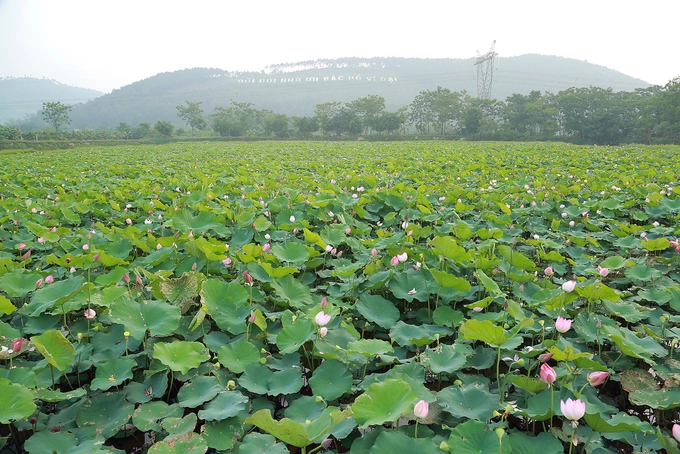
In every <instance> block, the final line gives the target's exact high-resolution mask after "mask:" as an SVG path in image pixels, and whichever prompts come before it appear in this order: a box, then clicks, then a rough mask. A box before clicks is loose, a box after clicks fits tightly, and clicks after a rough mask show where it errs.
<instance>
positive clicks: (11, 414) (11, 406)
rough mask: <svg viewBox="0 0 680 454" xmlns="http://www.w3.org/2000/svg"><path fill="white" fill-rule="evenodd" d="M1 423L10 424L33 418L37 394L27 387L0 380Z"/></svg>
mask: <svg viewBox="0 0 680 454" xmlns="http://www.w3.org/2000/svg"><path fill="white" fill-rule="evenodd" d="M0 395H1V396H2V399H0V423H2V424H9V423H10V422H11V421H16V420H18V419H24V418H28V417H29V416H31V415H32V414H33V413H34V412H35V410H36V408H37V407H36V405H35V403H34V402H33V400H34V399H35V397H36V396H35V393H34V392H33V391H31V390H30V389H28V388H26V387H25V386H22V385H18V384H13V383H9V382H8V381H6V380H5V379H0Z"/></svg>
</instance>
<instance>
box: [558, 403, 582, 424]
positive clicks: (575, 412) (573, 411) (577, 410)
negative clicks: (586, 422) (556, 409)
mask: <svg viewBox="0 0 680 454" xmlns="http://www.w3.org/2000/svg"><path fill="white" fill-rule="evenodd" d="M560 410H561V411H562V414H563V415H564V417H565V418H567V419H571V420H572V421H578V420H579V419H581V418H583V415H584V414H585V413H586V404H585V402H581V400H580V399H576V400H571V398H570V399H567V401H566V402H564V401H563V400H560Z"/></svg>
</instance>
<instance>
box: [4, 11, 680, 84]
mask: <svg viewBox="0 0 680 454" xmlns="http://www.w3.org/2000/svg"><path fill="white" fill-rule="evenodd" d="M679 18H680V1H678V0H647V1H645V2H639V1H632V0H631V1H624V0H616V1H612V0H570V1H563V0H562V1H558V0H526V1H524V0H514V1H513V0H486V1H484V0H481V1H477V0H466V1H465V2H461V1H458V0H420V1H417V2H414V1H405V0H388V1H383V0H299V1H296V0H238V1H233V0H223V1H217V0H194V1H189V0H184V1H175V0H115V1H111V0H0V77H3V76H5V77H6V76H14V77H21V76H32V77H46V78H49V79H55V80H57V81H59V82H62V83H65V84H68V85H75V86H80V87H87V88H94V89H97V90H100V91H104V92H108V91H110V90H111V89H112V88H119V87H121V86H124V85H128V84H130V83H132V82H135V81H137V80H140V79H144V78H147V77H150V76H153V75H155V74H158V73H159V72H165V71H175V70H179V69H184V68H193V67H215V68H220V69H225V70H229V71H245V70H254V71H259V70H261V69H264V67H265V66H267V65H271V64H277V63H293V62H298V61H303V60H315V59H323V58H342V57H366V58H370V57H420V58H446V57H449V58H469V57H474V56H475V55H476V51H477V50H479V51H480V52H481V53H485V52H486V51H488V49H489V47H490V46H491V43H492V41H493V40H497V44H496V51H497V52H498V53H499V55H500V56H501V57H511V56H516V55H522V54H527V53H535V54H545V55H557V56H562V57H569V58H575V59H578V60H587V61H588V62H590V63H595V64H599V65H603V66H606V67H608V68H611V69H615V70H618V71H621V72H622V73H624V74H627V75H630V76H633V77H637V78H640V79H642V80H645V81H647V82H649V83H652V84H659V85H664V84H665V83H667V82H668V81H669V80H671V79H672V78H673V77H675V76H680V50H679V49H678V43H680V35H678V29H679V28H680V26H679V25H678V20H679Z"/></svg>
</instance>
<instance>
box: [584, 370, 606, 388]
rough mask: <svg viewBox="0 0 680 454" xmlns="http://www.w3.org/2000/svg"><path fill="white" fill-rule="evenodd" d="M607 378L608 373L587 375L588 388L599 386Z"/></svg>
mask: <svg viewBox="0 0 680 454" xmlns="http://www.w3.org/2000/svg"><path fill="white" fill-rule="evenodd" d="M608 377H609V372H599V371H598V372H593V373H591V374H588V375H587V376H586V378H587V379H588V383H590V386H600V385H601V384H602V383H604V381H605V380H606V379H607V378H608Z"/></svg>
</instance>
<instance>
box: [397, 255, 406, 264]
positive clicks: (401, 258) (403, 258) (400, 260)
mask: <svg viewBox="0 0 680 454" xmlns="http://www.w3.org/2000/svg"><path fill="white" fill-rule="evenodd" d="M397 260H399V262H400V263H404V262H405V261H406V260H408V254H406V252H403V253H401V254H397Z"/></svg>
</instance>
